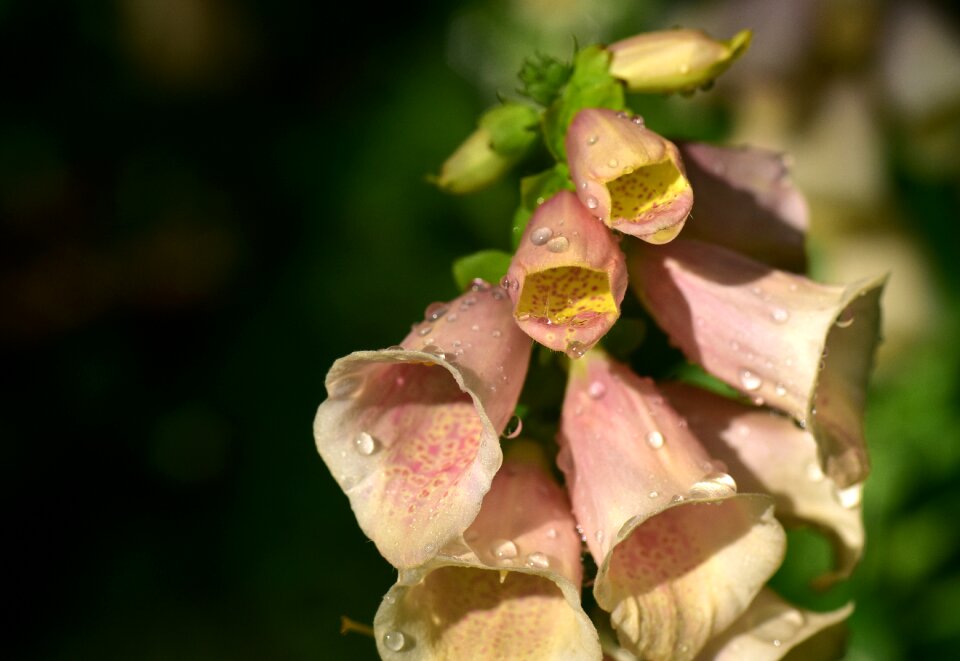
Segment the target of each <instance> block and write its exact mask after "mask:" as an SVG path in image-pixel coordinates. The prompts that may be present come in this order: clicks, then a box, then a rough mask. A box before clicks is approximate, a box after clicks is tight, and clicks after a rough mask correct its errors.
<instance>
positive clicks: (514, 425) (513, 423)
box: [503, 415, 523, 438]
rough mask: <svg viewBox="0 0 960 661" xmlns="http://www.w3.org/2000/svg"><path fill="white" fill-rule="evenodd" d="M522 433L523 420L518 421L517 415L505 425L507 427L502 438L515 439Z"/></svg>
mask: <svg viewBox="0 0 960 661" xmlns="http://www.w3.org/2000/svg"><path fill="white" fill-rule="evenodd" d="M521 431H523V420H521V419H520V416H519V415H515V416H513V417H512V418H510V421H509V422H508V423H507V426H506V427H505V428H504V430H503V437H504V438H516V437H517V436H519V435H520V432H521Z"/></svg>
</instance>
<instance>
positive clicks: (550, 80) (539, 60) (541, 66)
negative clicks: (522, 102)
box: [517, 53, 573, 106]
mask: <svg viewBox="0 0 960 661" xmlns="http://www.w3.org/2000/svg"><path fill="white" fill-rule="evenodd" d="M571 73H573V66H571V65H569V64H567V63H566V62H561V61H560V60H558V59H556V58H554V57H550V56H549V55H543V54H541V53H537V54H536V55H535V56H534V57H528V58H527V59H526V60H524V62H523V67H522V68H521V69H520V73H519V74H518V77H519V78H520V82H521V84H522V86H521V87H520V89H519V90H517V91H518V92H519V93H520V94H523V95H524V96H526V97H529V98H531V99H533V100H534V101H536V102H537V103H539V104H540V105H542V106H549V105H550V104H551V103H553V100H554V99H556V98H557V95H559V94H560V90H562V89H563V86H564V85H566V84H567V81H568V80H569V79H570V74H571Z"/></svg>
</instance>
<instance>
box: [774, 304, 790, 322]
mask: <svg viewBox="0 0 960 661" xmlns="http://www.w3.org/2000/svg"><path fill="white" fill-rule="evenodd" d="M770 316H771V317H772V318H773V320H774V321H775V322H777V323H778V324H785V323H787V320H788V319H790V313H789V312H787V311H786V310H784V309H783V308H773V309H772V310H770Z"/></svg>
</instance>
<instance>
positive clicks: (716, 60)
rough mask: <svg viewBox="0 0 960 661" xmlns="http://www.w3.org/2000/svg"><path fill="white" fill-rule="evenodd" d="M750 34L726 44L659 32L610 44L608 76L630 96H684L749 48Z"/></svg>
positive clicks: (699, 34) (687, 33)
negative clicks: (622, 85)
mask: <svg viewBox="0 0 960 661" xmlns="http://www.w3.org/2000/svg"><path fill="white" fill-rule="evenodd" d="M750 37H751V34H750V30H741V31H740V32H738V33H737V34H735V35H734V36H733V38H732V39H730V40H729V41H718V40H716V39H712V38H710V36H709V35H707V34H706V33H705V32H703V31H701V30H662V31H660V32H648V33H645V34H638V35H637V36H635V37H630V38H629V39H624V40H622V41H618V42H616V43H614V44H611V45H610V46H608V47H607V50H608V51H610V53H612V57H611V61H610V74H611V75H612V76H613V77H614V78H619V79H620V80H622V81H624V82H625V83H626V85H627V89H629V90H630V91H631V92H684V91H692V90H694V89H696V88H697V87H702V86H703V85H707V84H708V83H710V82H712V81H713V79H714V78H716V77H717V76H719V75H720V74H721V73H723V72H724V71H726V70H727V68H728V67H729V66H730V65H731V64H732V63H733V61H734V60H736V59H737V58H738V57H740V56H741V55H742V54H743V53H744V52H746V50H747V48H748V47H749V46H750Z"/></svg>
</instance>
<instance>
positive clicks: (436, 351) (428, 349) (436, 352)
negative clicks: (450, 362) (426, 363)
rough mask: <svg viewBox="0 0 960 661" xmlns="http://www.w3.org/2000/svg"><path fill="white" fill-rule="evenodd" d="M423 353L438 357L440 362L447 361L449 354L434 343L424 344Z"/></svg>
mask: <svg viewBox="0 0 960 661" xmlns="http://www.w3.org/2000/svg"><path fill="white" fill-rule="evenodd" d="M421 351H423V352H424V353H428V354H430V355H431V356H434V357H436V358H439V359H440V360H446V359H447V354H446V352H445V351H444V350H443V349H441V348H440V347H438V346H437V345H436V344H433V343H429V344H424V345H423V348H422V349H421Z"/></svg>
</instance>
